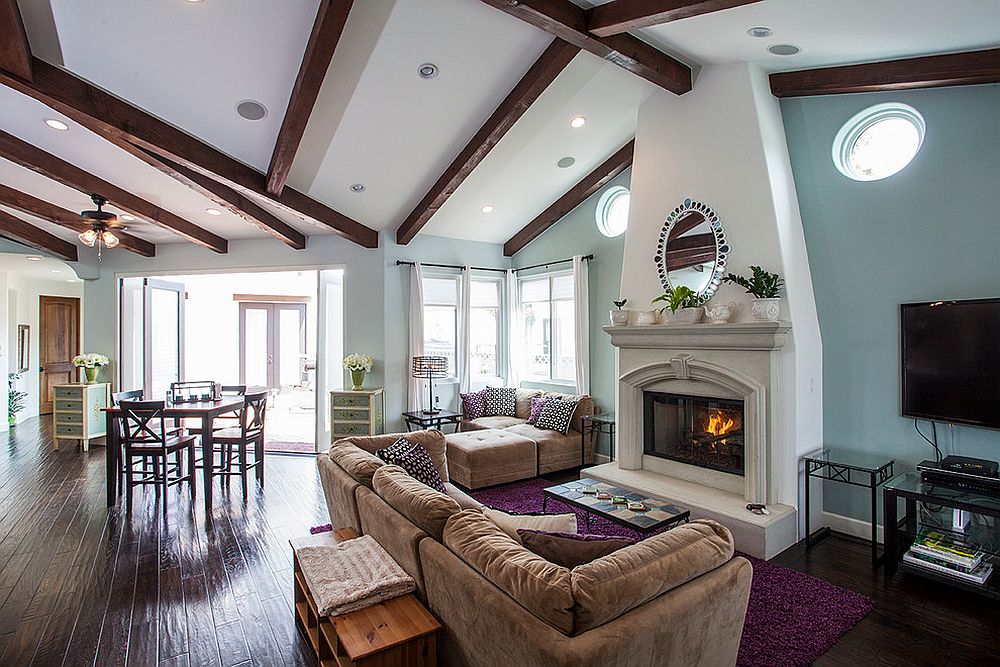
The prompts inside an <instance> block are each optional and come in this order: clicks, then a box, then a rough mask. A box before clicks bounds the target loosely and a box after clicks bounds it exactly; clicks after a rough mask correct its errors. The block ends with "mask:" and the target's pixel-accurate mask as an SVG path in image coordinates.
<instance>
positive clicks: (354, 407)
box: [330, 389, 385, 441]
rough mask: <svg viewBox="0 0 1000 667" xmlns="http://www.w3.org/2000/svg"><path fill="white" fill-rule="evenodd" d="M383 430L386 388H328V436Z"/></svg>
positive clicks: (338, 437)
mask: <svg viewBox="0 0 1000 667" xmlns="http://www.w3.org/2000/svg"><path fill="white" fill-rule="evenodd" d="M380 433H385V389H365V390H362V391H331V392H330V438H331V441H332V440H339V439H340V438H347V437H350V436H352V435H378V434H380Z"/></svg>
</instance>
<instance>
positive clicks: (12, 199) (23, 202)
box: [0, 185, 156, 257]
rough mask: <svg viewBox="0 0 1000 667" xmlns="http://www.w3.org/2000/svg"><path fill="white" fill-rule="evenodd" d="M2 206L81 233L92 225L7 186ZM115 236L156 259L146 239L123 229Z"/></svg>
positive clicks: (0, 191) (2, 192) (2, 193)
mask: <svg viewBox="0 0 1000 667" xmlns="http://www.w3.org/2000/svg"><path fill="white" fill-rule="evenodd" d="M0 204H3V205H5V206H9V207H10V208H13V209H17V210H18V211H21V212H22V213H27V214H28V215H33V216H35V217H36V218H41V219H42V220H46V221H48V222H51V223H53V224H56V225H61V226H62V227H68V228H69V229H72V230H73V231H75V232H77V233H80V232H84V231H87V230H88V229H90V225H88V224H87V223H85V222H83V221H81V219H80V215H79V214H78V213H74V212H73V211H69V210H66V209H64V208H62V207H59V206H56V205H55V204H50V203H49V202H47V201H45V200H43V199H39V198H38V197H33V196H32V195H29V194H27V193H24V192H21V191H20V190H15V189H14V188H11V187H8V186H6V185H0ZM115 236H117V237H118V240H119V241H120V242H121V247H122V248H124V249H125V250H128V251H129V252H134V253H135V254H137V255H142V256H143V257H156V245H155V244H153V243H150V242H149V241H147V240H145V239H141V238H139V237H137V236H133V235H132V234H129V233H127V232H124V231H122V230H121V229H116V230H115Z"/></svg>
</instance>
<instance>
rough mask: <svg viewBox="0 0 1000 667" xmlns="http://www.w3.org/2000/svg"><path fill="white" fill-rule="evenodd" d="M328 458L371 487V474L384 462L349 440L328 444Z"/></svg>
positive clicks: (356, 479) (355, 478)
mask: <svg viewBox="0 0 1000 667" xmlns="http://www.w3.org/2000/svg"><path fill="white" fill-rule="evenodd" d="M329 455H330V460H331V461H333V462H334V463H336V464H337V465H339V466H340V467H341V468H343V470H344V472H346V473H347V474H348V475H350V476H351V477H353V478H354V480H355V481H357V482H360V483H361V484H364V485H365V486H367V487H368V488H369V489H370V488H372V476H373V475H374V474H375V471H376V470H378V469H379V468H381V467H382V466H384V465H385V462H384V461H383V460H382V459H380V458H378V457H377V456H374V455H372V454H369V453H368V452H366V451H365V450H363V449H361V448H360V447H357V446H355V445H354V443H352V442H351V441H350V440H337V441H336V442H334V443H333V444H332V445H330V451H329Z"/></svg>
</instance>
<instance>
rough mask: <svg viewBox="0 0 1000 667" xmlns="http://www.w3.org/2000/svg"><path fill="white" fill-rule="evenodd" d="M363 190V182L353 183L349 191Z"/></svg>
mask: <svg viewBox="0 0 1000 667" xmlns="http://www.w3.org/2000/svg"><path fill="white" fill-rule="evenodd" d="M364 191H365V184H364V183H354V184H352V185H351V192H364Z"/></svg>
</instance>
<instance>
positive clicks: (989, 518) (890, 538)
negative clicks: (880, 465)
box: [882, 473, 1000, 599]
mask: <svg viewBox="0 0 1000 667" xmlns="http://www.w3.org/2000/svg"><path fill="white" fill-rule="evenodd" d="M882 498H883V504H884V517H885V576H886V577H891V576H892V575H893V574H895V572H896V570H897V569H899V568H902V569H903V570H904V571H906V572H911V573H913V574H917V575H919V576H922V577H927V578H928V579H933V580H935V581H940V582H943V583H946V584H950V585H952V586H956V587H958V588H962V589H965V590H968V591H971V592H973V593H977V594H979V595H985V596H987V597H991V598H994V599H1000V495H997V494H995V493H992V492H987V491H980V490H975V489H963V488H956V487H952V486H943V485H940V484H925V483H924V482H923V481H922V479H921V477H920V475H919V474H918V473H906V474H904V475H899V476H897V477H893V478H892V479H891V480H889V481H888V482H886V485H885V487H884V489H883V491H882ZM899 500H903V501H904V504H905V510H904V512H903V516H902V517H899V516H898V505H899ZM956 509H957V510H965V511H966V512H969V514H970V515H971V518H970V521H969V524H968V527H967V528H965V530H963V531H956V530H954V528H953V515H954V510H956ZM924 527H926V528H933V529H934V530H937V531H940V532H943V533H946V534H948V533H951V534H953V535H955V536H956V537H962V538H963V539H966V540H968V541H969V542H971V543H973V544H975V545H976V546H977V547H978V548H979V549H980V550H981V551H984V552H986V554H987V558H988V559H989V560H990V561H991V562H993V563H994V573H993V574H992V575H991V576H990V578H989V579H987V580H986V582H985V583H984V584H983V585H981V586H980V585H977V584H974V583H968V582H965V581H962V580H960V579H955V578H953V577H950V576H948V575H946V574H938V573H936V572H934V571H931V570H928V569H926V568H922V567H919V566H914V565H910V564H908V563H904V562H902V558H903V554H904V553H906V550H907V549H909V548H910V545H911V544H913V540H914V539H915V538H916V535H917V531H918V530H920V529H921V528H924Z"/></svg>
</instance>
